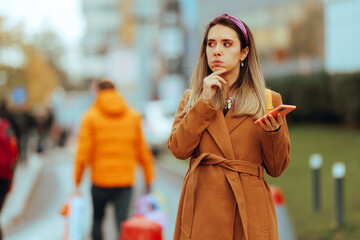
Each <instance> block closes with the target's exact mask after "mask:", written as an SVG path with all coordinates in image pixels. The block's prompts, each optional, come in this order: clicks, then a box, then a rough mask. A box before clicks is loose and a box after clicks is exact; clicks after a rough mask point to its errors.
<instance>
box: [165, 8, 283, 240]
mask: <svg viewBox="0 0 360 240" xmlns="http://www.w3.org/2000/svg"><path fill="white" fill-rule="evenodd" d="M266 92H268V93H270V94H269V95H270V96H272V103H273V106H274V107H277V106H278V105H280V104H281V103H282V100H281V96H280V95H279V94H278V93H276V92H273V91H271V92H270V91H269V90H266V86H265V81H264V78H263V75H262V72H261V69H260V65H259V59H258V56H257V53H256V48H255V42H254V39H253V36H252V33H251V32H250V29H249V27H248V26H247V25H245V24H244V23H243V22H242V21H240V20H239V19H237V18H235V17H232V16H229V15H227V14H223V15H221V16H219V17H217V18H215V19H214V20H213V21H212V22H210V24H209V25H208V26H207V28H206V32H205V35H204V39H203V42H202V46H201V51H200V57H199V59H198V62H197V65H196V67H195V69H194V72H193V74H192V77H191V85H190V90H186V91H185V93H184V94H183V95H182V97H181V100H180V104H179V107H178V110H177V113H176V115H175V120H174V124H173V128H172V132H171V135H170V137H169V139H168V148H169V149H170V151H171V152H172V153H173V154H174V156H175V157H177V158H179V159H187V158H189V157H190V162H189V171H188V172H187V174H186V176H185V179H184V183H183V188H182V193H181V197H180V204H179V209H178V215H177V220H176V225H175V233H174V239H175V240H178V239H196V240H201V239H204V240H205V239H206V240H207V239H211V240H220V239H221V240H224V239H226V240H232V239H236V240H240V239H245V240H251V239H271V240H275V239H278V232H277V223H276V222H277V221H276V214H275V207H274V203H273V200H272V195H271V192H270V189H269V186H268V184H267V183H266V181H265V179H264V168H265V169H266V171H267V173H268V174H269V175H271V176H273V177H278V176H280V175H281V173H282V172H283V171H284V170H285V169H286V167H287V166H288V164H289V161H290V157H289V151H290V141H289V134H288V128H287V124H286V120H285V118H281V116H279V115H278V116H277V119H274V117H272V116H271V115H270V117H269V118H268V119H266V124H261V125H260V126H258V125H255V124H254V121H255V120H256V119H258V118H259V117H261V116H263V115H264V114H265V113H266V112H267V95H266Z"/></svg>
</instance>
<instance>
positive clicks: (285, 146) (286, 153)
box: [261, 92, 290, 177]
mask: <svg viewBox="0 0 360 240" xmlns="http://www.w3.org/2000/svg"><path fill="white" fill-rule="evenodd" d="M281 104H282V100H281V96H280V94H278V93H275V92H273V105H274V108H276V107H277V106H279V105H281ZM261 145H262V154H263V162H264V165H265V169H266V171H267V173H268V174H269V175H270V176H272V177H278V176H280V175H281V174H282V173H283V172H284V171H285V169H286V168H287V166H288V165H289V162H290V138H289V131H288V127H287V123H286V118H284V119H283V124H282V126H281V127H280V129H279V130H278V131H276V132H266V131H264V130H263V129H261Z"/></svg>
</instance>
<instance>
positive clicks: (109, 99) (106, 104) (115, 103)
mask: <svg viewBox="0 0 360 240" xmlns="http://www.w3.org/2000/svg"><path fill="white" fill-rule="evenodd" d="M95 107H97V108H98V109H99V110H100V111H102V112H103V113H105V114H107V115H120V114H122V113H124V112H125V111H126V110H127V109H128V108H127V105H126V102H125V100H124V99H123V98H122V97H121V96H120V95H119V94H117V92H116V91H115V90H114V89H106V90H101V91H99V92H98V95H97V98H96V102H95Z"/></svg>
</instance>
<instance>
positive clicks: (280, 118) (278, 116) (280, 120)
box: [276, 113, 283, 126]
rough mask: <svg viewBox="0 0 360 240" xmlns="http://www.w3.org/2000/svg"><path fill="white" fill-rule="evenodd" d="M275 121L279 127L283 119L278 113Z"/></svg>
mask: <svg viewBox="0 0 360 240" xmlns="http://www.w3.org/2000/svg"><path fill="white" fill-rule="evenodd" d="M276 120H277V124H279V126H281V124H282V123H283V118H282V116H281V114H280V113H278V115H277V119H276Z"/></svg>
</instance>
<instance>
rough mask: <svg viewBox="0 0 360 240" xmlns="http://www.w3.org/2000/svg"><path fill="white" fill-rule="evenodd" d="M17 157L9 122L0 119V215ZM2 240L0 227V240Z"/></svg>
mask: <svg viewBox="0 0 360 240" xmlns="http://www.w3.org/2000/svg"><path fill="white" fill-rule="evenodd" d="M17 155H18V150H17V140H16V136H15V133H14V132H13V130H12V128H11V125H10V121H8V119H6V118H2V117H0V213H1V210H2V207H3V205H4V202H5V199H6V196H7V194H8V192H9V191H10V188H11V182H12V179H13V174H14V168H15V163H16V158H17ZM2 239H3V235H2V231H1V227H0V240H2Z"/></svg>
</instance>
